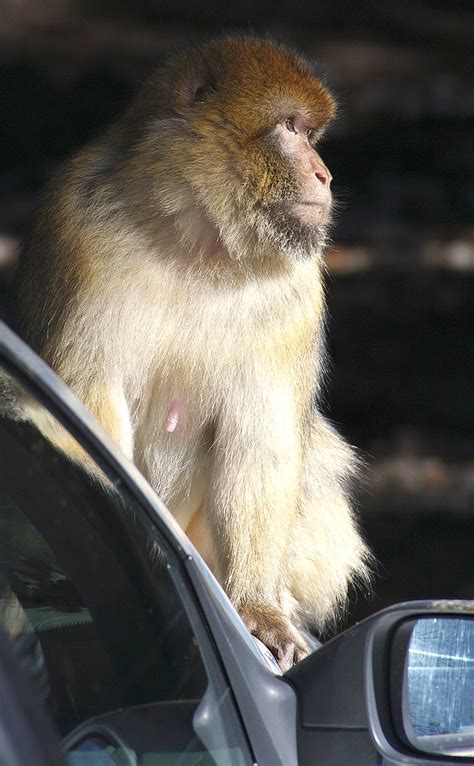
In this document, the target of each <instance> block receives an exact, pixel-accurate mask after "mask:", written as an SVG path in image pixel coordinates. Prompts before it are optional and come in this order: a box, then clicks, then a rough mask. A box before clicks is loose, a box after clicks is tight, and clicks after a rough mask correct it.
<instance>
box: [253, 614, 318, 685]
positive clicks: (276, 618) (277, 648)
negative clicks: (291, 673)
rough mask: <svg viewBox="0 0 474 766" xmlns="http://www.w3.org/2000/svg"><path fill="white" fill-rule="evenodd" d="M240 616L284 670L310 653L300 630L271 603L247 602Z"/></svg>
mask: <svg viewBox="0 0 474 766" xmlns="http://www.w3.org/2000/svg"><path fill="white" fill-rule="evenodd" d="M239 611H240V616H241V617H242V619H243V621H244V622H245V624H246V626H247V628H248V630H249V631H250V633H252V635H254V636H256V637H257V638H258V639H259V640H260V641H261V642H262V643H263V644H265V646H266V647H267V648H268V649H269V650H270V651H271V653H272V654H273V656H274V657H275V658H276V660H277V661H278V664H279V665H280V667H281V669H282V670H283V671H286V670H289V669H290V668H291V667H293V665H294V664H295V663H296V662H299V661H300V660H302V659H304V658H305V657H306V656H307V655H308V654H309V648H308V645H307V644H306V642H305V640H304V639H303V638H302V636H301V635H300V633H299V631H298V630H297V629H296V628H295V627H294V626H293V625H292V624H291V622H290V620H289V619H288V618H287V617H286V615H285V614H283V612H281V611H280V610H279V609H277V608H276V607H274V606H270V605H269V604H257V603H253V604H248V603H247V604H246V605H245V606H244V607H242V608H241V609H240V610H239Z"/></svg>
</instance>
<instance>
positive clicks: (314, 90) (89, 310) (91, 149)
mask: <svg viewBox="0 0 474 766" xmlns="http://www.w3.org/2000/svg"><path fill="white" fill-rule="evenodd" d="M334 113H335V105H334V101H333V98H332V97H331V95H330V93H329V92H328V90H327V89H326V88H325V87H324V86H323V84H322V83H321V81H320V80H319V79H318V78H317V77H316V75H315V74H314V72H313V70H312V69H311V67H310V66H309V65H308V64H307V63H305V62H304V61H303V60H302V59H301V58H300V57H298V56H297V55H295V54H293V53H291V52H289V51H287V50H286V49H285V48H284V47H283V46H281V45H279V44H276V43H273V42H270V41H267V40H262V39H256V38H251V37H245V36H241V37H239V36H236V37H227V38H224V39H220V40H217V41H214V42H211V43H208V44H204V45H201V46H200V47H197V48H196V49H194V50H191V51H188V52H184V53H181V54H178V55H176V56H175V57H174V58H172V59H170V60H169V61H168V63H166V64H165V65H164V66H162V68H161V69H160V70H159V71H157V72H156V73H155V74H154V75H153V76H152V77H150V79H149V80H148V81H147V82H145V84H144V86H143V87H142V89H141V91H140V92H139V93H138V95H137V97H136V98H135V100H134V101H133V102H132V104H131V106H130V107H129V109H128V111H126V113H125V114H124V115H123V116H121V117H120V119H118V120H117V122H115V123H114V124H113V125H112V126H111V127H110V128H109V129H108V130H107V132H106V133H105V134H104V135H103V136H101V137H100V138H98V139H96V140H94V141H93V142H92V143H91V144H89V145H88V146H87V147H86V148H85V149H83V150H82V151H81V152H79V153H78V154H77V155H76V156H75V157H74V158H73V159H72V160H71V161H70V162H68V163H67V164H66V165H65V166H64V167H63V168H62V170H61V171H60V172H59V173H58V174H57V176H56V177H55V178H54V179H53V181H52V182H51V183H50V185H49V188H48V189H47V190H46V193H45V195H44V199H43V203H42V205H41V207H40V211H39V216H38V220H37V223H36V228H35V230H34V232H33V235H32V238H31V241H30V242H29V245H28V247H27V250H26V253H25V255H24V258H23V261H22V264H21V266H20V270H19V275H18V320H19V327H20V330H21V332H22V333H23V335H24V337H25V338H26V339H27V340H28V342H29V343H30V344H31V345H32V346H33V348H35V349H36V350H37V351H38V352H39V353H40V354H41V356H42V357H43V358H44V359H45V360H46V361H47V362H48V363H49V364H50V365H51V366H52V367H53V368H54V370H55V371H56V372H57V373H58V374H59V375H60V376H61V377H62V379H63V380H64V381H65V382H66V383H67V384H68V385H69V386H70V387H71V388H72V389H73V391H74V392H75V393H76V394H77V395H78V396H79V398H80V399H81V400H82V401H83V402H84V403H85V404H86V406H87V407H88V408H89V410H90V411H91V412H92V413H93V414H94V415H95V416H96V418H97V419H98V420H99V421H100V422H101V424H102V425H103V426H104V427H105V429H106V430H108V432H109V433H110V434H111V435H112V437H113V438H114V439H115V440H116V441H117V442H118V443H119V445H120V446H121V448H122V450H123V451H124V452H125V454H126V455H128V456H129V457H130V458H132V459H133V460H134V461H135V463H136V464H137V465H138V467H139V468H140V469H141V470H142V472H143V473H144V475H145V476H146V477H147V479H148V480H149V482H150V483H151V485H152V486H153V487H154V489H155V490H156V492H157V493H158V494H159V495H160V496H161V498H162V499H163V500H164V502H165V503H166V504H167V506H168V507H169V508H170V510H171V511H172V513H173V514H174V515H175V517H176V519H177V520H178V521H179V523H180V524H181V526H182V527H183V529H184V530H186V532H187V533H188V535H189V536H190V537H191V539H192V540H193V542H194V543H195V545H196V546H197V548H198V549H199V550H200V552H201V553H202V555H203V556H204V558H205V559H206V560H207V562H208V564H209V566H210V567H211V569H212V570H213V571H214V573H215V574H216V576H217V577H218V579H219V580H220V582H221V583H222V585H223V587H224V588H225V590H226V591H227V593H228V595H229V597H230V599H231V600H232V602H233V603H234V605H235V606H236V608H237V609H238V611H239V612H240V614H241V616H242V618H243V619H244V621H245V623H246V624H247V626H248V628H249V629H250V630H251V632H252V633H254V634H255V636H257V637H258V638H260V639H261V640H262V641H263V642H264V643H265V644H266V645H267V646H268V647H269V648H270V649H271V651H272V652H273V653H274V654H275V656H276V657H277V658H278V659H279V661H280V663H281V665H282V667H284V668H285V667H289V666H291V664H292V663H293V662H295V661H296V660H298V659H300V658H301V657H303V656H305V654H306V653H307V651H308V647H307V644H306V641H305V638H304V636H303V635H302V633H301V631H302V630H303V631H304V630H306V629H308V628H309V629H316V630H321V629H322V628H323V627H324V625H325V624H327V623H328V621H331V620H333V619H334V616H335V615H337V613H338V612H339V610H340V608H341V606H342V605H343V604H344V601H345V598H346V594H347V590H348V585H349V583H351V582H352V581H354V580H364V579H366V577H367V561H368V558H369V554H368V552H367V549H366V547H365V544H364V543H363V541H362V539H361V536H360V534H359V532H358V530H357V525H356V522H355V519H354V515H353V511H352V509H351V503H350V499H349V484H350V481H351V478H352V476H353V474H354V471H355V464H356V460H355V458H354V455H353V451H352V450H351V448H350V447H349V446H348V445H347V444H346V443H345V441H344V440H343V439H342V438H341V437H340V436H339V435H338V434H337V433H336V431H335V430H334V428H333V427H332V426H331V425H330V423H329V422H328V421H327V420H326V419H325V418H324V417H323V415H322V414H321V412H320V410H319V408H318V393H319V389H320V386H321V380H322V376H323V374H324V338H323V334H324V288H323V280H322V272H323V270H324V267H323V253H324V247H325V242H326V237H327V231H328V226H329V223H330V216H331V191H330V183H331V174H330V172H329V170H328V168H327V167H326V165H325V164H324V162H323V160H322V159H321V157H320V156H319V154H318V152H317V142H318V139H319V137H320V136H321V134H322V132H323V131H324V129H325V128H326V126H327V124H328V123H329V122H330V121H331V119H332V118H333V116H334Z"/></svg>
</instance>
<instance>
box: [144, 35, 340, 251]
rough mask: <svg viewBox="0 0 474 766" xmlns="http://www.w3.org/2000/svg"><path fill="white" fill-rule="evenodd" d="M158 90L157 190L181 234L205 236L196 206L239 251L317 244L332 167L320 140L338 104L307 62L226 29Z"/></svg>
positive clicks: (179, 62)
mask: <svg viewBox="0 0 474 766" xmlns="http://www.w3.org/2000/svg"><path fill="white" fill-rule="evenodd" d="M155 86H156V81H155ZM158 89H159V90H160V91H161V93H160V97H159V99H158V101H159V100H160V99H161V100H162V101H165V102H168V103H169V104H171V109H170V111H169V113H168V117H167V118H166V121H163V122H162V123H161V124H162V125H163V127H164V129H163V130H162V132H161V136H160V143H159V144H156V146H157V152H159V153H160V157H161V166H160V167H161V168H162V169H161V178H160V179H158V180H159V181H160V183H161V186H157V196H158V202H159V204H160V206H161V207H162V208H163V209H167V210H172V211H173V213H174V214H175V215H176V225H177V227H178V228H179V229H180V231H181V234H182V236H184V237H185V238H186V239H187V240H188V241H190V240H191V239H192V237H193V236H194V237H197V236H199V231H200V227H199V226H198V225H197V224H196V221H197V216H196V215H195V214H194V213H195V212H196V211H199V215H201V216H204V218H205V220H207V221H208V222H209V225H210V226H211V227H213V229H214V231H215V236H216V238H217V240H218V242H220V243H222V244H224V246H225V248H226V249H227V251H228V252H229V254H230V255H231V256H232V257H234V258H242V257H249V256H252V255H256V256H258V257H260V258H261V257H266V256H268V255H271V254H273V253H276V254H278V255H282V254H283V255H284V256H285V257H287V256H288V255H291V254H296V256H297V257H303V256H307V255H309V254H312V253H314V251H315V248H316V249H319V248H320V246H321V244H322V242H323V240H324V237H325V232H326V228H327V224H328V222H329V218H330V209H331V192H330V183H331V174H330V172H329V170H328V168H327V167H326V165H325V164H324V162H323V161H322V159H321V158H320V156H319V154H318V153H317V151H316V143H317V140H318V138H319V136H320V135H321V133H322V131H323V130H324V128H325V126H326V125H327V123H328V122H329V121H330V119H331V118H332V117H333V115H334V112H335V106H334V101H333V99H332V97H331V95H330V94H329V93H328V91H327V90H326V89H325V88H324V86H323V85H322V83H321V82H320V81H319V80H318V79H317V78H316V76H315V75H314V73H313V72H312V70H311V69H310V67H309V66H308V65H307V64H306V63H305V62H303V61H302V60H301V59H300V58H299V57H297V56H296V55H294V54H292V53H289V52H288V51H287V50H286V49H285V48H283V47H281V46H279V45H276V44H273V43H270V42H268V41H263V40H258V39H252V38H245V37H244V38H242V37H237V38H227V39H224V40H220V41H217V42H214V43H210V44H208V45H204V46H202V47H201V48H199V49H197V50H195V51H191V52H190V53H188V54H184V55H182V56H180V57H177V58H176V59H175V60H172V61H171V62H170V64H169V65H168V70H167V71H166V72H165V75H164V76H163V75H162V77H161V79H160V81H159V82H158ZM166 168H167V169H168V174H167V177H166V182H165V184H164V186H163V173H164V172H165V169H166ZM201 228H202V227H201ZM183 232H184V235H183Z"/></svg>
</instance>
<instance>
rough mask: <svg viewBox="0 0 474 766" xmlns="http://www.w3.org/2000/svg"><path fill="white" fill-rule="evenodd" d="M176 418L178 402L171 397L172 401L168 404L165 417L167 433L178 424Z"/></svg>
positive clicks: (177, 415) (177, 416)
mask: <svg viewBox="0 0 474 766" xmlns="http://www.w3.org/2000/svg"><path fill="white" fill-rule="evenodd" d="M178 418H179V407H178V402H177V401H176V400H175V399H173V401H172V402H171V404H170V408H169V411H168V417H167V418H166V425H165V428H166V430H167V431H168V432H169V433H173V431H174V430H175V428H176V426H177V425H178Z"/></svg>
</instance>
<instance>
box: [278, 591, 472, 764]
mask: <svg viewBox="0 0 474 766" xmlns="http://www.w3.org/2000/svg"><path fill="white" fill-rule="evenodd" d="M283 678H284V679H285V680H287V681H288V682H289V683H290V684H291V685H292V686H293V687H294V689H295V691H296V695H297V700H298V721H297V739H298V756H299V761H298V762H299V764H300V766H313V764H314V763H316V762H319V760H321V762H323V763H324V765H325V766H341V764H351V766H368V764H379V765H380V766H382V765H383V766H394V765H395V764H400V766H401V765H402V764H403V765H404V766H407V765H408V764H409V765H410V766H428V765H429V766H431V765H432V766H436V764H437V765H438V766H439V764H440V763H450V764H466V763H473V764H474V601H473V602H471V601H419V602H411V603H410V602H409V603H404V604H398V605H396V606H393V607H390V608H389V609H385V610H384V611H382V612H379V613H378V614H376V615H373V616H372V617H369V618H368V619H367V620H364V621H363V622H361V623H359V624H358V625H355V626H354V627H353V628H351V629H349V630H347V631H345V632H344V633H342V634H340V635H339V636H337V637H336V638H334V639H332V641H329V642H328V643H327V644H325V645H324V646H322V647H321V648H320V649H318V650H317V651H316V652H314V654H312V655H310V656H309V657H308V658H307V659H306V660H304V661H303V662H301V663H299V664H298V665H295V667H294V668H292V669H291V670H290V671H288V673H286V674H285V675H284V676H283Z"/></svg>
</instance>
